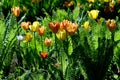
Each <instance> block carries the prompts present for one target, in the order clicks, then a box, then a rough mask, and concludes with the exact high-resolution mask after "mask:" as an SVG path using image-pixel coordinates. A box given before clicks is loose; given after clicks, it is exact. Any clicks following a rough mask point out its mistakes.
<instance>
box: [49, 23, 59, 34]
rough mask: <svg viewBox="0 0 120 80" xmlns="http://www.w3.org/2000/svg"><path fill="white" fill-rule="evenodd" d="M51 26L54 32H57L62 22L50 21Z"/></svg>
mask: <svg viewBox="0 0 120 80" xmlns="http://www.w3.org/2000/svg"><path fill="white" fill-rule="evenodd" d="M49 28H50V29H51V31H52V32H53V33H57V32H58V30H59V28H60V23H58V22H50V23H49Z"/></svg>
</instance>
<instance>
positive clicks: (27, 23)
mask: <svg viewBox="0 0 120 80" xmlns="http://www.w3.org/2000/svg"><path fill="white" fill-rule="evenodd" d="M30 24H31V23H30V22H29V21H28V22H22V23H21V27H23V29H24V30H28V29H29V25H30Z"/></svg>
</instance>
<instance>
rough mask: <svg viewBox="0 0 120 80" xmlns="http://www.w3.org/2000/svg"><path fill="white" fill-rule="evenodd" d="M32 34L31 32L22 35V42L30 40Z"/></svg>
mask: <svg viewBox="0 0 120 80" xmlns="http://www.w3.org/2000/svg"><path fill="white" fill-rule="evenodd" d="M32 38H33V36H32V34H31V33H26V36H25V37H24V40H23V42H30V41H31V40H32Z"/></svg>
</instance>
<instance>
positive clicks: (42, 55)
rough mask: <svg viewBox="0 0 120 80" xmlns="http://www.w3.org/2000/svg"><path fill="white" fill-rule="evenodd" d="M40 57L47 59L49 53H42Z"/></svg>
mask: <svg viewBox="0 0 120 80" xmlns="http://www.w3.org/2000/svg"><path fill="white" fill-rule="evenodd" d="M40 56H41V58H43V59H46V58H47V57H48V53H47V52H42V53H41V54H40Z"/></svg>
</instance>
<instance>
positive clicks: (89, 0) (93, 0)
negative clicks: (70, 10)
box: [87, 0, 96, 2]
mask: <svg viewBox="0 0 120 80" xmlns="http://www.w3.org/2000/svg"><path fill="white" fill-rule="evenodd" d="M87 1H88V2H95V1H96V0H87Z"/></svg>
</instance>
